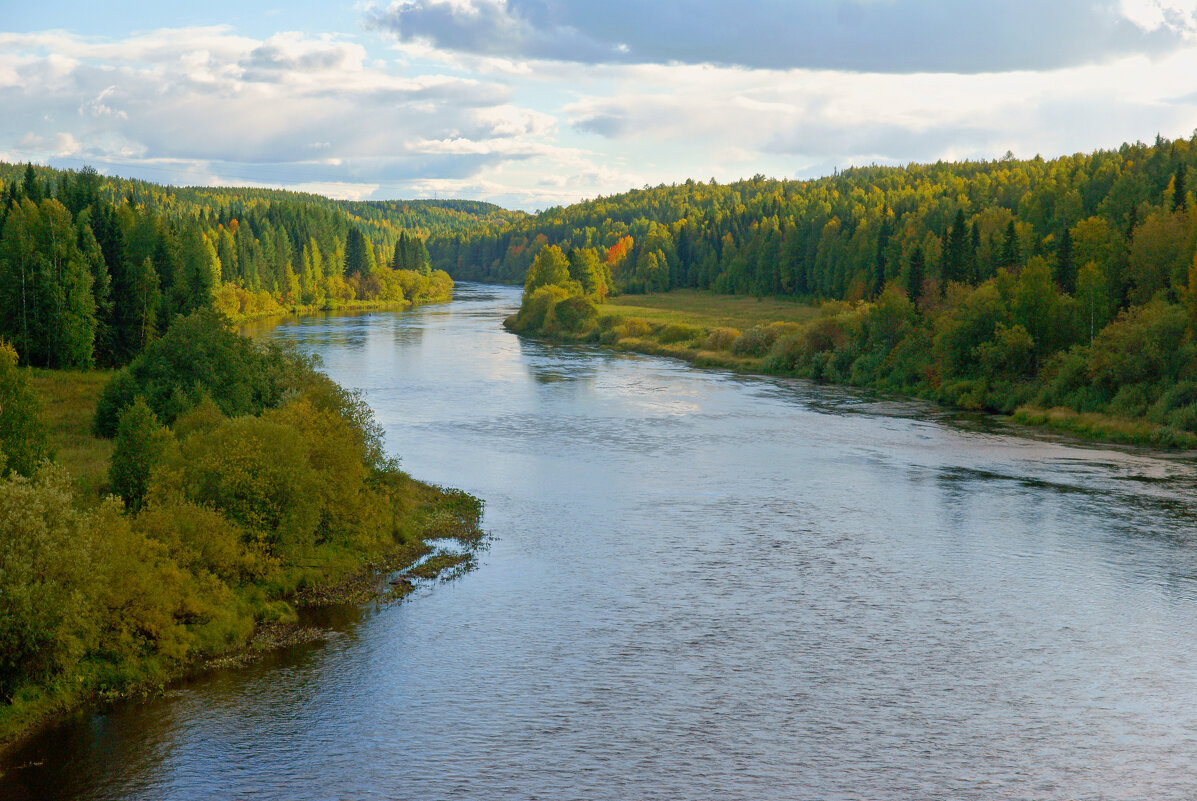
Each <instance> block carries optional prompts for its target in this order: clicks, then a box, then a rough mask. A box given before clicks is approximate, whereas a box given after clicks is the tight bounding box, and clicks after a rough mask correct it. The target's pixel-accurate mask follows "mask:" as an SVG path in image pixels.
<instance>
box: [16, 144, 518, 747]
mask: <svg viewBox="0 0 1197 801" xmlns="http://www.w3.org/2000/svg"><path fill="white" fill-rule="evenodd" d="M495 215H497V216H498V217H500V218H505V217H506V216H508V215H507V213H506V212H501V210H497V209H496V208H494V207H488V206H486V205H485V204H474V203H462V202H452V201H451V202H447V203H432V202H429V203H422V204H421V203H416V204H385V203H381V204H370V203H353V204H347V205H341V204H340V203H338V202H336V201H329V200H327V199H324V198H318V199H314V196H304V195H296V194H294V193H285V192H273V191H269V190H254V189H246V190H242V189H172V188H168V187H157V186H154V185H150V184H143V183H139V182H133V181H125V180H122V179H113V178H106V177H102V176H100V175H99V174H97V173H96V172H95V171H94V170H90V169H83V170H80V171H78V172H64V171H56V170H49V169H46V168H38V167H33V166H32V165H24V166H17V165H0V609H2V610H3V614H2V615H0V747H2V746H4V745H5V744H8V743H11V742H12V741H13V740H14V738H16V737H19V736H21V735H22V734H25V733H28V732H29V731H31V730H33V729H34V728H35V727H36V726H38V725H39V724H41V723H43V722H45V721H46V720H48V719H51V718H52V717H53V716H55V715H57V714H60V713H62V712H64V711H67V710H70V709H73V708H75V707H77V706H79V705H80V704H84V703H87V702H90V701H95V700H111V699H116V698H121V697H125V696H127V695H128V694H130V693H134V692H141V693H147V692H156V691H159V690H161V688H162V687H163V686H164V685H165V683H166V682H169V681H171V680H172V679H175V678H177V677H179V676H181V675H185V674H186V673H188V672H189V671H193V670H195V669H197V668H199V667H202V666H203V665H205V664H210V663H211V660H213V659H216V658H225V657H227V655H228V654H230V653H233V654H236V653H241V652H246V653H248V652H252V651H254V650H255V649H256V648H259V647H266V646H265V645H262V643H263V642H266V643H267V645H268V644H269V642H270V639H269V637H267V638H266V640H265V641H263V639H262V638H263V637H264V636H266V635H264V632H266V633H267V634H270V633H271V632H273V634H271V635H270V636H274V637H276V638H278V637H283V638H284V639H285V637H286V636H292V634H294V632H295V631H298V630H300V627H297V619H298V618H297V613H296V608H297V606H298V605H300V604H301V603H302V602H304V598H305V597H308V598H312V597H316V598H322V599H327V598H329V597H335V596H336V592H337V589H336V588H337V587H338V586H343V588H349V589H353V588H359V589H360V588H361V587H366V588H367V589H368V588H369V587H370V586H371V580H370V579H369V577H370V576H373V575H375V572H376V571H377V570H378V569H380V568H385V569H387V570H393V569H397V568H399V567H404V566H407V565H410V564H411V563H412V562H413V561H414V560H416V559H419V558H420V557H422V556H424V555H426V554H427V553H429V551H430V550H431V547H430V546H429V545H427V544H426V543H425V540H426V539H428V538H432V537H445V536H449V537H459V538H461V539H462V540H463V541H465V542H467V543H468V542H474V541H476V540H477V535H478V532H477V531H476V524H477V521H478V518H479V514H480V506H479V502H478V501H477V500H476V499H473V498H471V497H469V496H467V495H465V494H464V493H459V492H456V491H452V490H444V489H441V488H438V487H432V486H428V485H425V484H421V483H420V482H417V481H414V480H412V479H411V478H410V477H408V476H407V475H406V474H404V473H403V472H402V471H401V470H400V469H399V467H398V463H397V461H396V460H395V459H393V458H391V457H389V456H387V455H386V453H385V451H384V450H383V443H382V432H381V429H380V428H379V427H378V425H377V424H376V423H375V422H374V420H373V417H372V415H371V412H370V409H369V407H367V406H366V404H365V402H364V401H363V400H362V399H361V398H360V397H359V396H358V395H357V394H355V393H353V392H350V391H347V390H345V389H343V388H342V387H340V386H338V385H337V384H335V383H334V382H332V381H331V380H330V379H328V378H327V377H326V376H325V375H323V374H322V373H321V372H320V371H319V370H318V365H317V364H315V363H314V362H313V361H312V360H311V359H309V358H306V357H304V356H302V355H301V354H299V353H297V352H293V351H290V350H285V349H282V348H278V347H265V346H260V345H257V344H255V343H254V342H252V341H251V340H250V339H248V338H246V337H244V336H242V335H241V334H239V333H238V332H237V331H236V330H235V328H234V324H235V321H237V320H242V319H246V318H248V317H252V316H258V315H263V314H276V313H283V312H293V311H302V310H308V309H336V308H349V307H357V306H362V305H365V306H367V307H370V306H374V305H379V306H382V305H386V306H395V305H408V304H411V303H419V302H427V301H434V300H442V299H447V298H448V297H450V296H451V293H452V288H453V282H452V280H451V279H450V278H449V276H448V275H446V274H445V273H444V272H441V271H435V270H433V269H431V266H430V264H429V259H428V254H427V250H426V249H425V244H424V243H425V239H426V237H427V236H428V234H429V232H430V231H433V230H459V229H462V228H467V227H469V226H471V225H476V224H479V221H480V220H482V219H485V218H487V217H488V216H495ZM47 406H52V407H53V410H51V409H49V408H47ZM51 411H53V413H52V414H51ZM68 465H69V467H70V469H68ZM464 558H466V557H465V556H462V557H460V558H459V557H453V558H452V559H450V558H449V557H443V558H440V561H439V562H437V564H442V563H443V564H447V565H448V564H451V563H454V560H455V559H456V560H457V561H458V562H460V561H461V559H464ZM355 582H356V583H355ZM409 586H410V585H409ZM330 588H331V589H330ZM345 591H349V590H348V589H347V590H345Z"/></svg>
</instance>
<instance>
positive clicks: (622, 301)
mask: <svg viewBox="0 0 1197 801" xmlns="http://www.w3.org/2000/svg"><path fill="white" fill-rule="evenodd" d="M599 314H613V315H616V316H618V317H640V318H642V319H645V320H648V321H649V322H650V323H664V324H669V323H685V324H689V325H697V326H701V327H703V328H738V329H740V330H741V331H743V330H746V329H749V328H752V327H753V326H757V325H768V324H769V323H774V322H792V323H804V322H807V321H808V320H813V319H814V318H815V317H818V316H819V307H817V306H810V305H807V304H805V303H799V302H798V301H791V300H785V299H783V298H752V297H744V296H741V295H716V294H715V293H713V292H704V291H701V290H698V289H675V290H673V291H672V292H657V293H653V294H649V295H620V296H619V297H618V298H614V299H613V300H611V301H609V302H607V303H604V304H602V305H601V306H599Z"/></svg>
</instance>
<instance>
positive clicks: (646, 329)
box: [615, 317, 653, 339]
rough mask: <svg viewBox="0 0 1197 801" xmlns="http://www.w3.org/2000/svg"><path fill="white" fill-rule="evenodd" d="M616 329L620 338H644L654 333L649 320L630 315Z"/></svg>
mask: <svg viewBox="0 0 1197 801" xmlns="http://www.w3.org/2000/svg"><path fill="white" fill-rule="evenodd" d="M615 330H616V331H617V332H618V334H619V338H620V339H628V338H633V339H642V338H644V337H646V336H648V335H649V334H650V333H652V330H653V327H652V326H651V325H649V322H648V320H645V319H643V318H640V317H628V318H626V319H624V321H623V324H621V325H620V326H618V327H617V328H616V329H615Z"/></svg>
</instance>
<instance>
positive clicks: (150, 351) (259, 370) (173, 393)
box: [95, 309, 310, 437]
mask: <svg viewBox="0 0 1197 801" xmlns="http://www.w3.org/2000/svg"><path fill="white" fill-rule="evenodd" d="M305 369H310V365H308V364H307V363H306V362H304V361H303V359H302V358H301V357H299V356H297V355H295V354H292V353H287V352H285V351H284V350H282V349H281V348H278V347H272V348H260V347H258V346H257V345H255V344H254V343H253V342H252V341H251V340H249V339H248V338H246V337H243V336H241V335H240V334H238V333H237V332H236V331H234V330H233V329H232V326H231V325H230V323H229V322H228V320H226V319H225V318H223V317H221V316H220V315H219V314H217V313H216V312H214V311H212V310H210V309H201V310H199V311H195V312H193V313H192V314H190V315H189V316H187V317H182V318H179V319H178V320H176V321H175V323H174V324H173V325H171V327H170V329H169V330H167V332H166V334H165V335H164V336H163V337H162V338H161V339H158V340H155V341H154V342H152V343H150V345H149V346H147V347H146V349H145V350H144V351H143V352H142V353H141V355H139V356H138V357H137V358H136V359H134V360H133V361H132V362H131V363H130V364H129V366H128V367H126V368H125V369H124V370H122V371H121V372H120V373H118V374H117V375H116V376H115V377H113V379H112V380H111V381H110V382H109V383H108V385H107V386H106V387H105V388H104V391H103V392H102V393H101V395H100V400H99V403H98V405H97V408H96V420H95V429H96V433H97V434H99V435H100V436H105V437H111V436H113V435H114V434H115V433H116V427H117V424H118V422H119V421H120V416H121V413H122V412H123V411H124V409H125V407H126V406H128V405H129V404H130V403H132V402H133V398H134V396H136V395H140V396H142V397H143V398H145V401H146V403H147V404H148V405H149V407H150V409H152V410H153V412H154V414H155V415H157V417H158V419H159V421H161V422H162V423H163V424H164V425H171V424H172V423H174V421H175V418H177V417H178V416H179V415H180V414H182V413H183V412H185V411H187V410H188V409H190V408H191V407H192V406H194V405H196V404H197V403H199V401H200V400H201V398H202V397H203V396H204V395H205V394H207V395H208V396H209V397H211V398H212V400H213V401H214V402H215V403H216V405H217V406H218V407H220V410H221V411H222V412H224V413H225V414H227V415H240V414H257V413H259V412H261V411H262V410H263V409H267V408H270V407H273V406H276V405H277V404H278V402H279V401H280V399H281V398H282V396H283V394H284V392H285V391H286V389H287V388H288V387H289V385H290V382H291V381H292V380H293V379H294V378H295V376H296V374H297V373H299V372H303V371H304V370H305Z"/></svg>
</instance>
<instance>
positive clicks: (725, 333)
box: [703, 328, 741, 350]
mask: <svg viewBox="0 0 1197 801" xmlns="http://www.w3.org/2000/svg"><path fill="white" fill-rule="evenodd" d="M740 333H741V332H740V331H739V330H738V329H735V328H712V329H711V332H710V333H709V334H707V338H706V341H705V342H704V343H703V347H705V348H707V349H708V350H731V346H732V345H733V344H734V343H735V341H736V340H737V339H739V338H740Z"/></svg>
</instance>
